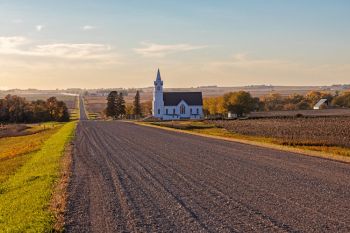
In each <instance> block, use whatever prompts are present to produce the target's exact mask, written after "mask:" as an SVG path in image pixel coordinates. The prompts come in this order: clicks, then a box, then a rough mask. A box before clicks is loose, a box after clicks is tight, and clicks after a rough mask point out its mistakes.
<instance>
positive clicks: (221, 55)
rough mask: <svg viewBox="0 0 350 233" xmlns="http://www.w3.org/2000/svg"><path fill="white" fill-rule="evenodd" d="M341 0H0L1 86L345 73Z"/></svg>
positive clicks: (328, 78)
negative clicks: (158, 73) (159, 75)
mask: <svg viewBox="0 0 350 233" xmlns="http://www.w3.org/2000/svg"><path fill="white" fill-rule="evenodd" d="M349 12H350V1H348V0H332V1H330V0H308V1H305V0H241V1H239V0H128V1H124V0H99V1H97V0H60V1H54V0H22V1H19V0H7V1H4V0H0V89H10V88H22V89H24V88H38V89H56V88H70V87H80V88H111V87H124V88H131V87H136V88H138V87H147V86H151V85H152V84H153V80H154V79H155V77H156V71H157V68H159V69H160V71H161V74H162V78H163V80H164V85H165V87H197V86H206V85H218V86H242V85H261V84H266V85H270V84H271V85H299V86H300V85H315V86H317V85H332V84H345V83H350V27H349V25H350V13H349Z"/></svg>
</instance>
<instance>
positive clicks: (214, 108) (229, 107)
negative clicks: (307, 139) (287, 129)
mask: <svg viewBox="0 0 350 233" xmlns="http://www.w3.org/2000/svg"><path fill="white" fill-rule="evenodd" d="M320 99H327V100H328V103H329V105H330V106H332V107H346V108H350V91H347V92H343V93H339V92H337V93H335V94H331V93H329V92H321V91H311V92H309V93H307V94H305V95H300V94H293V95H290V96H282V95H281V94H278V93H271V94H269V95H265V96H262V97H260V98H257V97H255V98H254V97H252V96H251V94H250V93H249V92H245V91H239V92H230V93H227V94H224V95H223V96H219V97H209V98H204V100H203V111H204V114H205V115H224V114H227V113H228V112H232V113H235V114H237V115H238V116H242V115H243V114H246V113H249V112H251V111H281V110H306V109H312V108H313V106H314V105H315V104H316V103H317V102H318V101H319V100H320Z"/></svg>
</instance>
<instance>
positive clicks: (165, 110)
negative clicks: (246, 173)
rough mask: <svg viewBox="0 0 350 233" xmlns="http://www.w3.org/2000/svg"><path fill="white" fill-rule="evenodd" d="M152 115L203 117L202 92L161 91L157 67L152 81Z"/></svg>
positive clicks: (161, 116) (167, 118)
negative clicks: (155, 75) (155, 76)
mask: <svg viewBox="0 0 350 233" xmlns="http://www.w3.org/2000/svg"><path fill="white" fill-rule="evenodd" d="M152 115H153V116H154V117H157V118H160V119H162V120H180V119H201V118H203V99H202V92H163V81H162V79H161V77H160V72H159V69H158V72H157V78H156V81H154V91H153V103H152Z"/></svg>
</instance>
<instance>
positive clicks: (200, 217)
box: [66, 121, 350, 232]
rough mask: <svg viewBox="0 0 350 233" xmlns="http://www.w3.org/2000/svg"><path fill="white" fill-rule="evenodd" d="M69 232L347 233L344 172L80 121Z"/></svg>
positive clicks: (348, 194) (310, 161)
mask: <svg viewBox="0 0 350 233" xmlns="http://www.w3.org/2000/svg"><path fill="white" fill-rule="evenodd" d="M72 169H73V175H72V178H71V181H70V184H69V187H68V192H69V200H68V210H67V213H66V220H67V224H66V230H67V232H350V165H348V164H345V163H340V162H335V161H330V160H325V159H318V158H313V157H307V156H303V155H298V154H294V153H288V152H281V151H277V150H272V149H266V148H261V147H256V146H251V145H245V144H240V143H234V142H226V141H221V140H215V139H209V138H204V137H199V136H194V135H187V134H181V133H176V132H170V131H166V130H162V129H155V128H150V127H145V126H138V125H134V124H131V123H125V122H102V121H100V122H98V121H81V122H80V123H79V125H78V128H77V138H76V140H75V149H74V156H73V167H72Z"/></svg>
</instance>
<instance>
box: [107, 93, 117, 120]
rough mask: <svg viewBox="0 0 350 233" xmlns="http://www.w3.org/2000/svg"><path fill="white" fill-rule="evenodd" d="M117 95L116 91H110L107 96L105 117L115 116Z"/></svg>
mask: <svg viewBox="0 0 350 233" xmlns="http://www.w3.org/2000/svg"><path fill="white" fill-rule="evenodd" d="M117 97H118V92H116V91H111V92H110V93H109V94H108V96H107V108H106V116H107V117H113V118H115V117H117V106H116V102H117Z"/></svg>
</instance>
